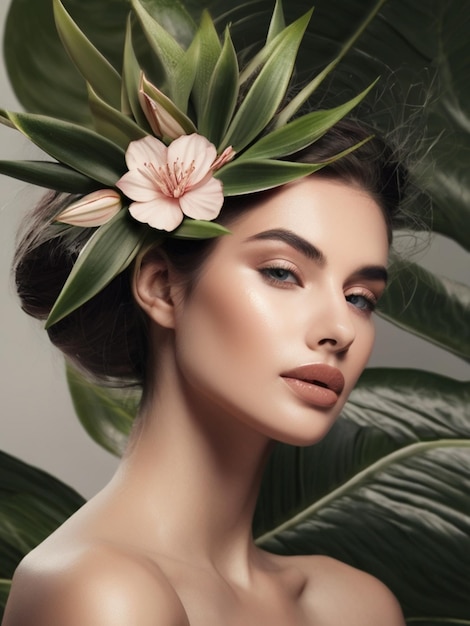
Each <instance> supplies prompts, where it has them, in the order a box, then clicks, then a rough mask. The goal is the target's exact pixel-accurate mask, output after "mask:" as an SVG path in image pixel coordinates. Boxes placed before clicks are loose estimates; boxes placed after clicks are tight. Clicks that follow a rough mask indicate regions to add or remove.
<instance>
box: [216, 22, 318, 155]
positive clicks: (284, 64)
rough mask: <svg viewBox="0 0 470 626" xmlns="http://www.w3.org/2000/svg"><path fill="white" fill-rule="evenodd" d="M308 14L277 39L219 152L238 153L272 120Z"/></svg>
mask: <svg viewBox="0 0 470 626" xmlns="http://www.w3.org/2000/svg"><path fill="white" fill-rule="evenodd" d="M311 14H312V11H309V12H308V13H306V15H304V16H303V17H301V18H299V19H298V20H296V21H295V22H294V23H293V24H291V25H290V26H288V27H287V28H286V29H285V30H284V31H283V32H282V33H281V34H280V35H279V36H278V38H276V40H275V41H276V42H278V43H277V45H276V48H275V50H274V51H273V52H272V54H271V55H270V57H269V59H268V60H267V61H266V63H265V65H264V67H263V69H262V70H261V72H260V73H259V75H258V77H257V78H256V80H255V81H254V83H253V85H252V86H251V87H250V89H249V91H248V93H247V94H246V96H245V98H244V99H243V102H242V104H241V105H240V107H239V109H238V110H237V113H236V114H235V117H234V118H233V121H232V123H231V124H230V126H229V129H228V131H227V134H226V135H225V137H224V139H223V141H222V145H221V149H224V148H226V147H227V146H230V145H231V146H232V147H233V149H234V150H235V151H236V152H240V151H241V150H243V148H245V147H246V146H247V145H248V144H249V143H250V141H252V140H253V139H254V138H255V137H256V136H257V135H258V134H259V133H260V132H261V131H262V130H263V129H264V128H265V127H266V126H267V124H268V123H269V122H270V121H271V119H272V117H273V115H274V114H275V112H276V110H277V108H278V106H279V104H280V103H281V102H282V100H283V98H284V96H285V93H286V90H287V87H288V85H289V81H290V78H291V75H292V71H293V69H294V63H295V59H296V56H297V51H298V48H299V45H300V42H301V40H302V37H303V34H304V32H305V29H306V28H307V24H308V22H309V20H310V16H311Z"/></svg>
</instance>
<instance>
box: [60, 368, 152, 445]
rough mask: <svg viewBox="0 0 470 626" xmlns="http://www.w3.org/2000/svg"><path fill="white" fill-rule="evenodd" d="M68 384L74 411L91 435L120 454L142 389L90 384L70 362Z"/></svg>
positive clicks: (96, 440)
mask: <svg viewBox="0 0 470 626" xmlns="http://www.w3.org/2000/svg"><path fill="white" fill-rule="evenodd" d="M66 373H67V383H68V386H69V390H70V395H71V397H72V402H73V406H74V409H75V412H76V414H77V416H78V418H79V420H80V422H81V423H82V425H83V427H84V428H85V430H86V431H87V433H88V434H89V435H90V437H91V438H92V439H93V440H94V441H95V442H96V443H97V444H98V445H100V446H102V447H103V448H104V449H105V450H108V452H111V453H112V454H115V455H116V456H121V455H122V454H123V452H124V449H125V447H126V444H127V439H128V437H129V434H130V432H131V428H132V424H133V422H134V418H135V416H136V415H137V411H138V406H139V403H140V399H141V394H140V392H137V391H134V390H130V389H112V388H109V387H108V388H105V387H102V386H100V385H96V384H93V383H91V382H90V381H89V380H87V378H86V377H85V376H84V375H83V374H81V373H80V372H79V371H78V370H77V369H75V368H74V367H72V366H71V365H67V371H66Z"/></svg>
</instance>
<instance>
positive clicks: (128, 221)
mask: <svg viewBox="0 0 470 626" xmlns="http://www.w3.org/2000/svg"><path fill="white" fill-rule="evenodd" d="M147 232H148V228H147V227H146V226H144V225H143V224H140V223H139V222H136V221H135V220H133V219H132V218H131V217H130V215H129V213H128V211H127V209H123V210H121V211H119V213H117V215H116V216H115V217H113V219H112V220H110V221H109V222H108V223H106V224H104V225H103V226H100V227H99V228H97V229H96V231H95V232H94V234H93V235H92V236H91V238H90V239H89V241H88V242H87V244H86V245H85V247H84V248H83V250H82V252H81V253H80V255H79V257H78V259H77V261H76V262H75V265H74V266H73V269H72V271H71V272H70V275H69V277H68V279H67V281H66V283H65V285H64V287H63V288H62V291H61V292H60V294H59V297H58V298H57V300H56V302H55V304H54V306H53V308H52V310H51V312H50V314H49V317H48V318H47V321H46V328H49V327H50V326H52V325H53V324H55V323H57V322H58V321H59V320H61V319H62V318H64V317H65V316H67V315H69V313H71V312H72V311H74V310H75V309H77V308H78V307H80V306H81V305H82V304H84V303H85V302H87V301H88V300H90V299H91V298H93V296H95V295H96V294H97V293H98V292H100V291H101V290H102V289H104V287H106V285H108V284H109V283H110V282H111V281H112V280H113V278H115V277H116V276H117V275H118V274H120V273H121V272H122V271H123V270H125V269H126V267H128V265H129V264H130V263H131V262H132V261H133V259H134V258H135V256H136V255H137V253H138V252H139V250H140V248H141V246H142V243H143V241H144V239H145V236H146V234H147Z"/></svg>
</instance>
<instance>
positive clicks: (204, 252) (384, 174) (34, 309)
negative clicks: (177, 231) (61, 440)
mask: <svg viewBox="0 0 470 626" xmlns="http://www.w3.org/2000/svg"><path fill="white" fill-rule="evenodd" d="M370 134H371V133H370V132H369V130H367V129H365V128H364V127H363V126H361V125H359V124H357V123H355V122H351V121H342V122H340V123H338V124H337V125H336V126H335V127H333V128H332V129H331V130H330V131H328V132H327V133H326V134H325V135H324V136H323V137H322V138H321V139H320V140H319V141H317V142H316V143H315V144H313V145H312V146H310V147H309V148H307V149H305V150H303V151H301V152H299V153H297V154H296V155H294V156H292V155H291V156H289V157H288V159H289V160H295V161H298V162H304V163H319V162H323V161H325V160H327V159H329V158H331V157H332V156H333V155H335V154H337V153H338V152H341V151H343V150H345V149H347V148H348V147H350V146H352V145H354V144H355V143H357V142H359V141H361V140H363V139H365V138H366V137H368V136H369V135H370ZM313 176H315V177H322V178H331V179H336V180H339V181H343V182H346V183H348V184H354V185H357V186H358V187H360V188H361V189H364V190H365V191H367V192H369V193H370V194H371V195H372V196H373V197H374V199H375V200H376V201H377V203H378V204H379V206H380V207H381V209H382V211H383V214H384V219H385V222H386V224H387V229H388V233H389V240H390V241H391V232H392V228H393V227H394V226H395V225H396V223H397V220H398V219H399V206H400V203H401V201H402V197H403V193H404V188H405V185H406V172H405V171H404V168H403V167H402V166H401V165H400V164H399V162H398V161H397V158H396V156H395V155H394V154H393V152H392V151H391V149H390V148H389V147H388V146H386V145H385V143H384V142H383V141H382V140H381V139H379V138H377V137H374V138H373V139H371V140H370V141H368V142H367V143H365V144H364V145H363V146H361V147H360V148H358V149H356V150H354V151H353V152H352V153H350V154H349V155H347V156H345V157H343V158H341V159H339V160H338V161H335V162H333V163H332V164H330V165H328V166H326V167H324V168H323V169H322V170H320V171H319V172H316V173H315V174H313ZM275 193H276V190H275V189H274V190H270V191H266V192H260V193H257V194H251V195H249V196H238V197H231V198H226V200H225V203H224V207H223V209H222V212H221V215H220V216H219V218H218V219H217V220H216V221H217V222H219V223H221V224H223V225H225V226H227V227H229V226H230V223H231V222H232V221H233V220H234V219H236V218H237V217H238V216H240V215H241V214H242V213H243V212H244V211H247V210H249V209H250V208H251V207H252V206H253V205H255V204H256V203H257V201H258V200H259V199H260V198H261V197H262V196H264V195H265V194H275ZM74 199H75V198H74V197H72V196H69V195H64V194H57V193H51V194H48V195H47V196H46V197H45V198H44V199H43V201H42V202H41V203H40V204H39V205H38V206H37V207H36V208H35V209H34V211H33V212H32V215H31V216H29V217H28V220H27V226H26V229H25V233H24V234H23V236H22V238H21V240H20V243H19V245H18V248H17V251H16V255H15V260H14V274H15V280H16V287H17V291H18V295H19V298H20V302H21V307H22V309H23V310H24V311H25V312H26V313H28V314H29V315H31V316H33V317H35V318H37V319H39V320H45V319H46V318H47V316H48V314H49V312H50V310H51V308H52V306H53V304H54V302H55V300H56V299H57V297H58V295H59V293H60V291H61V289H62V287H63V285H64V283H65V281H66V279H67V277H68V275H69V273H70V271H71V269H72V266H73V264H74V262H75V260H76V258H77V256H78V254H79V252H80V250H81V249H82V247H83V246H84V244H85V243H86V241H87V240H88V239H89V237H90V236H91V234H92V233H93V229H90V228H84V229H74V232H76V233H77V234H75V235H74V236H73V237H71V236H70V234H66V232H64V231H61V229H60V228H59V229H58V228H57V225H54V224H51V221H52V220H53V217H54V216H55V215H57V214H58V213H59V212H60V211H61V210H62V209H63V208H65V206H67V205H68V204H69V203H70V202H71V201H72V200H74ZM216 245H217V239H210V240H193V241H192V240H181V239H180V240H178V239H175V238H171V237H168V238H167V239H166V240H165V242H164V243H163V244H161V245H160V247H159V253H162V254H164V255H166V257H167V259H168V261H169V263H170V264H171V265H172V267H173V268H174V270H175V271H176V272H177V273H179V275H180V276H181V277H182V280H183V282H184V285H185V288H186V293H187V295H188V297H189V294H190V291H191V289H192V288H193V287H194V285H195V284H196V282H197V277H198V274H199V271H200V269H201V266H202V265H203V263H204V260H205V259H206V258H207V256H208V255H209V254H210V252H211V250H212V249H213V247H214V246H216ZM132 275H133V267H130V268H129V269H128V270H126V271H124V272H122V273H121V274H120V275H119V276H117V277H116V278H115V279H114V280H113V281H112V282H111V283H110V284H109V285H108V286H107V287H106V288H105V289H103V290H102V291H101V292H100V293H99V294H97V295H96V296H95V297H94V298H92V299H91V300H90V301H89V302H87V303H85V304H84V305H82V306H81V307H80V308H79V309H77V310H76V311H74V312H73V313H71V314H70V315H68V316H67V317H66V318H65V319H63V320H61V321H60V322H57V323H56V324H54V325H53V326H52V327H51V328H49V329H48V331H47V332H48V334H49V337H50V339H51V341H52V343H53V344H54V345H55V346H57V347H58V348H59V349H60V350H61V351H62V352H63V353H64V355H65V356H66V358H67V359H68V360H69V361H71V362H72V364H73V365H74V366H76V367H78V368H79V369H80V370H82V372H85V373H86V375H87V376H88V377H89V378H90V380H92V381H94V382H98V383H100V384H105V385H109V386H118V387H123V386H143V385H144V381H145V379H146V367H147V364H148V356H149V355H148V349H149V345H148V343H149V341H148V333H147V319H146V317H145V315H144V314H143V312H142V311H141V309H140V308H139V307H138V306H137V304H136V302H135V300H134V298H133V295H132V289H131V281H132Z"/></svg>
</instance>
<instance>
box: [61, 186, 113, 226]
mask: <svg viewBox="0 0 470 626" xmlns="http://www.w3.org/2000/svg"><path fill="white" fill-rule="evenodd" d="M121 207H122V202H121V196H120V195H119V194H118V192H117V191H115V190H114V189H100V190H99V191H94V192H93V193H90V194H88V195H86V196H84V197H83V198H80V200H77V201H76V202H73V203H72V204H70V205H69V206H68V207H67V208H66V209H64V210H63V211H62V213H59V215H58V216H57V217H56V218H55V220H56V222H62V223H63V224H71V225H72V226H82V227H83V228H87V227H95V226H101V225H102V224H106V222H109V220H110V219H111V218H112V217H114V216H115V215H116V213H117V212H118V211H119V210H120V209H121Z"/></svg>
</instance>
